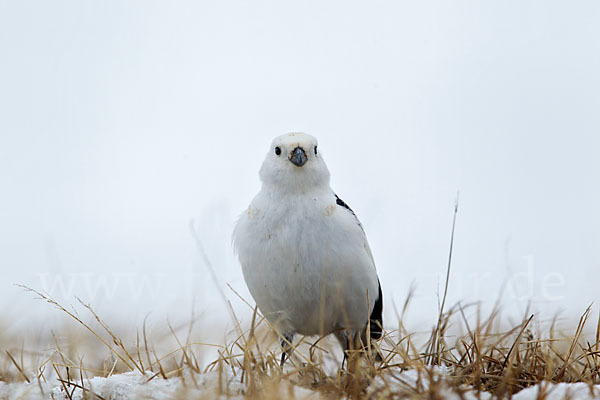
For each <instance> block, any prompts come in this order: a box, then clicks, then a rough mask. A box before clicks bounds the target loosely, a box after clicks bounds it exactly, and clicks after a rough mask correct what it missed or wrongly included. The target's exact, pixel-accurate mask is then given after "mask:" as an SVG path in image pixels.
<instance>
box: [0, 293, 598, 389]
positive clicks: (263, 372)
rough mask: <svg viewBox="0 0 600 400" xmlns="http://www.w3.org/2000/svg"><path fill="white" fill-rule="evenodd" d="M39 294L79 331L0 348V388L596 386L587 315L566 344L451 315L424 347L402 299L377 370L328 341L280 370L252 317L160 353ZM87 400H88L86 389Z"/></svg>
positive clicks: (554, 336) (90, 314) (275, 349)
mask: <svg viewBox="0 0 600 400" xmlns="http://www.w3.org/2000/svg"><path fill="white" fill-rule="evenodd" d="M29 290H30V289H29ZM35 293H36V294H37V295H38V296H40V298H42V299H43V300H44V301H46V302H48V303H49V304H51V305H53V306H54V307H56V308H58V309H59V310H61V311H62V312H63V313H66V314H67V315H68V316H69V317H70V318H71V319H72V320H73V321H75V322H76V323H77V324H78V325H79V329H76V330H75V331H74V332H70V333H69V334H68V336H67V337H66V338H65V337H64V336H60V337H59V336H58V335H55V334H54V333H51V334H50V335H49V337H50V338H51V343H50V345H49V346H48V347H47V348H45V349H44V348H41V349H39V348H38V349H32V348H28V347H26V346H24V345H23V344H19V345H16V346H15V345H14V343H19V342H18V341H17V342H15V341H14V340H15V338H8V339H7V338H5V340H13V341H12V342H11V343H12V344H13V346H8V348H6V349H5V351H4V357H3V360H2V362H1V363H0V380H3V381H5V382H18V381H26V382H32V383H34V384H36V383H37V384H39V385H40V387H41V385H42V383H43V382H46V381H51V380H54V381H55V382H56V380H58V382H61V384H62V385H63V386H64V390H65V392H66V393H67V394H68V393H72V392H73V390H74V389H76V388H82V387H83V388H84V392H86V389H85V380H86V379H89V378H91V377H93V376H104V377H108V376H111V375H114V374H117V373H122V372H128V371H137V372H139V373H140V374H143V375H145V377H146V379H147V380H148V381H151V380H154V379H178V380H180V381H181V382H182V387H196V388H198V389H201V390H206V388H204V387H202V386H201V385H200V386H199V384H198V382H197V378H198V377H199V376H202V374H204V373H206V372H210V371H217V373H218V374H219V375H221V374H223V376H228V377H231V376H233V377H234V380H235V382H237V383H236V384H237V385H238V386H239V387H241V388H242V390H241V392H243V395H244V396H245V397H247V398H268V397H274V398H279V397H281V396H282V394H281V390H282V389H281V388H282V387H285V388H288V389H286V390H293V388H294V387H302V388H306V389H309V390H310V391H312V392H314V393H316V395H319V396H321V397H325V398H372V399H376V398H390V397H392V398H422V397H428V398H436V396H437V397H441V396H442V395H447V394H448V393H455V394H456V395H457V396H458V398H461V396H463V394H464V393H465V391H467V390H473V391H475V392H481V393H484V392H488V393H491V394H493V395H495V396H498V397H510V395H511V394H514V393H516V392H518V391H519V390H521V389H523V388H525V387H528V386H531V385H535V384H538V383H540V382H585V383H588V384H590V385H592V384H599V383H600V371H599V363H600V360H599V358H600V351H599V347H600V342H599V338H600V319H599V320H598V321H597V322H595V323H591V321H590V316H591V310H590V309H587V310H586V311H585V312H584V313H583V315H582V316H581V318H580V321H579V323H578V324H577V326H576V327H573V329H572V332H571V333H570V334H569V335H560V334H558V333H557V331H556V329H555V328H554V324H551V325H550V326H549V327H548V330H547V333H546V334H543V332H536V331H535V330H534V328H533V325H534V321H535V317H534V316H533V315H530V316H529V315H528V316H526V317H525V318H523V320H522V322H521V323H519V324H517V325H515V326H513V327H511V328H509V329H505V330H500V329H499V328H498V326H500V325H501V324H502V322H503V321H501V318H500V316H499V312H498V309H496V310H494V311H493V312H492V313H490V315H488V316H487V317H486V318H481V317H476V318H474V319H476V321H475V322H474V324H473V326H470V324H469V321H468V318H467V317H466V315H465V313H466V310H465V309H464V308H463V307H461V306H458V305H457V306H454V307H452V308H450V309H449V310H448V311H447V312H445V313H443V315H442V317H441V318H440V319H439V321H436V324H435V327H434V329H433V330H432V332H431V334H430V335H429V336H430V338H429V340H426V341H423V340H421V341H420V342H421V344H418V343H419V338H418V336H419V335H416V334H414V333H409V332H407V331H406V329H405V328H404V325H403V321H402V318H403V315H404V313H405V312H406V308H407V307H408V304H409V300H410V299H407V301H406V303H405V306H404V308H403V310H402V312H401V313H400V315H398V321H400V322H399V326H398V328H397V329H396V330H390V331H387V332H386V333H385V336H384V338H383V339H382V340H380V341H378V342H377V343H375V346H376V347H377V348H378V350H379V351H380V352H381V354H382V355H383V361H375V357H373V356H372V355H367V356H366V357H364V356H363V355H355V356H351V357H350V362H349V365H348V367H347V368H344V369H342V368H341V349H340V348H339V347H338V346H337V345H335V344H332V342H330V341H329V339H328V338H326V339H323V338H317V339H314V338H303V339H301V340H300V342H299V343H297V344H296V346H295V347H296V349H295V351H294V355H293V357H292V358H291V359H290V360H289V361H288V363H287V365H286V367H285V368H284V369H281V368H280V367H279V362H278V360H279V355H280V350H279V345H278V343H277V339H276V336H275V335H274V333H273V332H272V330H271V329H270V327H269V326H268V324H267V323H266V321H265V320H264V319H263V318H262V317H261V315H260V314H259V313H258V312H257V311H256V310H254V312H253V318H252V323H251V324H250V326H248V327H242V326H241V325H240V324H239V323H238V322H237V321H238V320H237V318H236V317H235V314H234V313H233V310H231V311H232V315H234V318H236V319H235V321H236V327H235V330H234V331H233V332H232V333H231V335H230V336H231V340H229V341H228V342H227V344H225V345H214V344H206V343H201V342H197V341H194V340H192V338H193V337H194V335H195V334H194V330H193V324H192V323H190V325H189V326H187V327H171V326H170V325H169V326H168V328H169V329H168V330H169V332H170V334H169V338H168V339H169V340H166V339H167V338H159V339H160V340H159V342H162V343H157V342H155V341H153V340H156V338H150V337H148V335H147V332H146V330H145V328H144V327H142V328H141V329H140V331H139V332H138V333H137V335H135V337H134V338H127V340H125V339H124V338H121V337H120V336H119V335H117V334H116V333H115V332H114V331H113V330H112V329H111V328H110V327H109V326H108V325H107V324H106V323H105V322H104V321H103V320H102V319H101V318H100V316H98V315H97V314H96V313H95V312H94V310H93V308H92V307H91V306H89V305H87V304H84V303H80V305H79V308H80V309H81V310H82V311H85V312H86V313H87V316H86V317H85V318H83V317H80V316H79V315H78V314H77V313H76V312H75V311H74V310H72V309H68V308H66V307H64V306H62V305H60V304H59V303H57V302H56V301H54V300H53V299H52V298H50V297H49V296H47V295H44V294H42V293H38V292H35ZM471 308H473V307H471ZM475 311H476V310H475ZM592 324H593V325H594V330H592V332H593V331H595V334H592V335H590V336H592V337H591V338H589V339H588V338H586V337H585V335H584V332H590V329H586V327H588V325H592ZM461 325H462V326H464V327H465V328H464V329H463V331H464V332H463V333H462V334H450V332H451V331H452V332H458V331H459V329H460V328H459V326H461ZM85 332H87V334H86V333H85ZM75 338H77V340H75ZM81 338H85V339H84V340H82V339H81ZM309 339H310V340H309ZM166 342H168V343H170V344H171V345H172V347H171V350H168V349H166V347H165V343H166ZM423 342H424V343H423ZM207 347H210V348H213V349H215V350H216V353H215V354H217V356H216V357H215V360H214V361H212V362H208V363H206V362H203V361H202V360H200V359H199V354H201V353H202V352H203V351H205V350H206V348H207ZM406 370H412V371H415V372H416V374H417V377H418V379H416V380H415V381H414V382H406V380H403V379H402V378H401V376H400V372H401V371H406ZM213 373H214V372H213ZM230 383H231V380H227V379H219V380H218V384H216V385H215V387H213V388H211V390H212V391H216V392H217V393H224V394H228V395H231V394H239V392H240V391H239V390H238V391H237V392H235V391H233V392H232V389H231V388H230V387H228V385H229V384H230ZM86 393H87V395H89V396H91V397H90V398H94V394H93V392H91V391H90V390H89V389H87V392H86ZM269 393H271V395H269ZM290 393H291V392H290ZM213 394H214V392H213ZM68 397H69V396H67V398H68ZM99 397H100V396H97V398H99Z"/></svg>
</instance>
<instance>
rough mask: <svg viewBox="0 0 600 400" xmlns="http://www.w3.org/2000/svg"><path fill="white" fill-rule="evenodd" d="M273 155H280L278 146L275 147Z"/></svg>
mask: <svg viewBox="0 0 600 400" xmlns="http://www.w3.org/2000/svg"><path fill="white" fill-rule="evenodd" d="M275 154H277V155H280V154H281V149H280V148H279V146H277V147H275Z"/></svg>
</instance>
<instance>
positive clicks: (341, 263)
mask: <svg viewBox="0 0 600 400" xmlns="http://www.w3.org/2000/svg"><path fill="white" fill-rule="evenodd" d="M260 178H261V181H262V188H261V190H260V192H259V193H258V194H257V195H256V197H255V198H254V199H253V200H252V203H251V204H250V206H249V207H248V210H247V211H246V212H245V213H244V214H242V215H241V217H240V219H239V221H238V223H237V225H236V228H235V231H234V237H233V239H234V245H235V249H236V251H237V253H238V257H239V260H240V263H241V265H242V270H243V273H244V278H245V280H246V284H247V285H248V288H249V290H250V293H251V294H252V296H253V297H254V300H255V301H256V304H257V306H258V308H259V309H260V310H261V312H262V313H263V315H264V316H265V317H266V318H267V319H268V320H269V322H270V323H271V324H272V325H273V326H274V327H275V328H276V329H277V330H278V332H279V334H280V335H281V336H282V337H285V338H286V340H287V341H289V342H291V340H292V338H293V335H294V334H295V333H300V334H302V335H324V334H329V333H335V334H336V336H337V337H338V339H340V342H341V343H342V345H343V346H344V347H345V348H348V346H349V338H354V339H355V338H356V337H357V336H360V335H361V334H362V336H363V339H364V334H365V329H366V326H367V323H368V321H369V319H371V337H372V338H379V337H380V336H381V324H382V318H381V317H382V316H381V312H382V295H381V288H380V285H379V280H378V278H377V272H376V270H375V263H374V261H373V256H372V254H371V250H370V248H369V244H368V243H367V238H366V236H365V232H364V230H363V228H362V226H361V224H360V222H359V221H358V219H357V218H356V216H355V215H354V213H353V212H352V210H351V209H350V208H349V207H348V206H347V205H346V203H344V202H343V201H342V200H341V199H339V198H338V197H337V196H336V194H335V193H334V192H333V190H332V189H331V188H330V187H329V171H328V169H327V166H326V165H325V161H324V160H323V156H322V154H321V151H320V149H318V148H317V140H316V139H315V138H314V137H312V136H310V135H307V134H303V133H289V134H286V135H282V136H279V137H277V138H275V139H274V140H273V143H272V144H271V147H270V148H269V151H268V153H267V156H266V158H265V160H264V162H263V164H262V167H261V169H260ZM282 346H284V349H285V348H286V346H285V345H284V341H282ZM284 357H285V351H284V354H283V355H282V364H283V361H284Z"/></svg>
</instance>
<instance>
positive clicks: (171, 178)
mask: <svg viewBox="0 0 600 400" xmlns="http://www.w3.org/2000/svg"><path fill="white" fill-rule="evenodd" d="M598 21H600V3H598V2H596V1H578V2H560V1H521V0H519V1H502V2H501V1H486V2H472V1H450V2H448V1H437V2H436V1H418V2H415V1H412V2H409V1H387V2H386V1H372V2H368V3H367V2H363V3H357V2H348V1H343V2H342V1H340V2H319V1H315V2H256V1H253V2H237V3H234V2H196V1H164V2H156V1H146V0H144V1H102V2H98V1H52V2H48V1H2V2H0V50H1V55H0V57H1V59H0V115H1V117H0V188H1V189H0V190H1V192H0V193H1V196H0V222H1V223H0V265H1V268H2V278H1V280H0V305H1V307H0V309H1V310H2V315H1V317H2V318H5V319H6V320H7V321H11V325H10V326H12V327H13V328H14V327H15V326H21V325H22V324H19V322H20V323H25V324H33V325H36V324H38V321H39V318H40V317H41V316H44V317H48V316H54V315H56V313H55V312H54V311H52V310H51V309H50V308H49V307H48V306H46V305H44V304H42V303H41V302H40V301H36V300H33V299H32V297H33V296H32V295H31V294H28V293H25V292H24V291H23V290H22V289H20V288H17V287H15V286H13V284H15V283H20V284H26V285H29V286H31V287H33V288H35V289H39V290H47V291H48V292H49V293H50V294H51V295H53V296H54V297H55V298H56V299H57V300H60V301H61V302H64V303H65V304H67V305H68V304H74V303H75V299H74V296H75V295H77V296H80V297H81V298H82V300H84V301H86V302H90V303H92V305H93V306H94V307H95V308H97V309H98V310H99V311H100V312H101V313H102V314H103V315H104V317H105V318H107V319H108V320H109V321H118V320H125V321H127V322H128V323H136V324H139V322H140V321H141V319H142V318H143V317H144V316H146V315H147V314H148V313H151V315H152V316H153V317H154V318H155V319H158V320H160V319H163V320H166V318H167V317H169V318H186V317H188V316H189V314H190V312H191V310H192V307H195V312H196V313H197V314H200V315H202V316H203V318H205V319H206V320H208V321H211V320H219V319H220V320H223V319H227V314H226V313H225V312H224V306H223V301H222V299H221V298H220V296H219V291H218V290H217V287H220V288H221V289H222V290H223V292H224V294H225V296H226V297H227V298H230V299H232V300H234V299H235V295H234V294H233V292H232V291H231V290H230V289H229V288H227V287H226V286H225V285H226V283H229V284H231V286H232V287H233V288H235V289H236V290H238V291H239V292H240V293H241V294H242V295H244V296H248V292H247V291H246V289H245V285H244V282H243V279H242V276H241V272H240V268H239V266H238V264H237V262H236V259H235V257H234V255H233V254H232V248H231V243H230V237H231V231H232V228H233V226H234V223H235V219H236V218H237V215H238V214H239V213H241V212H242V210H243V209H244V208H245V207H246V206H247V204H248V203H249V202H250V200H251V199H252V196H253V195H254V194H255V193H256V192H257V191H258V190H259V187H260V183H259V180H258V173H257V172H258V168H259V167H260V164H261V162H262V159H263V158H264V156H265V154H266V152H267V151H268V150H269V144H270V141H271V140H272V138H273V137H274V136H277V135H279V134H282V133H285V132H289V131H305V132H307V133H310V134H312V135H314V136H316V137H317V138H318V139H319V141H320V143H319V149H320V150H321V153H322V154H323V155H324V157H325V159H326V160H327V163H328V166H329V169H330V171H331V173H332V186H333V188H334V189H335V190H336V192H337V193H338V194H339V195H340V197H341V198H342V199H344V200H345V201H346V202H347V203H348V204H349V205H350V206H351V207H352V208H353V209H354V211H355V212H356V213H357V215H358V216H359V218H360V219H361V220H362V222H363V225H364V227H365V229H366V231H367V234H368V237H369V240H370V243H371V247H372V249H373V252H374V255H375V259H376V262H377V266H378V271H379V274H380V278H381V282H382V285H383V289H384V299H385V311H386V321H388V323H387V324H388V326H389V327H392V328H393V327H394V323H393V320H394V304H396V305H397V306H398V307H401V305H402V302H403V301H404V298H405V297H406V295H407V293H408V289H409V287H410V286H411V284H413V285H415V287H416V292H415V297H414V300H415V301H414V303H413V305H412V308H411V310H412V312H411V313H410V314H409V318H408V321H407V323H408V325H409V326H417V325H418V324H420V323H425V324H433V322H434V319H435V314H436V312H437V301H438V300H437V299H438V287H439V288H440V290H441V287H442V285H443V278H442V277H441V276H443V274H444V272H445V266H446V262H447V256H448V244H449V237H450V228H451V222H452V211H453V205H454V201H455V197H456V193H457V191H460V210H459V215H458V222H457V229H456V245H455V258H454V263H453V274H452V277H451V284H450V303H449V304H453V303H455V302H457V301H463V302H472V301H482V302H483V304H484V305H491V304H492V303H493V302H494V300H495V299H496V297H497V296H498V295H500V296H502V298H503V300H504V303H505V304H506V307H507V310H508V311H507V313H508V314H509V315H513V316H516V317H520V315H521V313H522V312H523V311H524V309H525V307H526V306H527V304H528V303H529V302H532V304H533V308H534V309H535V310H539V311H541V313H542V314H541V315H543V316H545V317H548V318H549V317H552V316H553V315H554V314H555V313H556V312H558V311H560V310H563V313H562V314H561V315H562V316H563V317H566V318H571V319H574V318H577V317H578V315H579V314H580V313H581V312H582V311H583V310H584V309H585V307H586V306H587V305H589V304H590V303H591V302H592V301H595V300H597V299H598V286H599V285H598V284H599V283H600V280H599V278H598V272H599V270H600V254H599V248H600V230H599V227H600V212H599V205H600V190H599V186H598V172H599V171H600V161H599V159H598V154H599V151H600V73H599V72H598V71H600V24H599V23H598ZM191 220H194V221H195V226H196V230H197V231H198V237H199V239H200V242H201V243H202V246H203V247H204V249H205V251H206V255H207V257H208V258H209V259H210V261H211V263H212V264H213V268H214V270H215V273H216V277H217V281H216V282H215V281H214V280H212V279H211V278H210V273H209V271H208V269H207V266H206V264H205V263H204V262H203V259H202V257H200V256H199V254H198V251H197V247H196V245H195V244H194V240H193V237H192V235H191V233H190V229H189V224H190V221H191ZM61 285H62V286H61ZM503 287H504V291H502V288H503ZM233 304H234V308H235V309H236V311H238V312H239V314H240V315H242V316H243V315H247V309H246V307H245V306H243V304H242V303H241V302H238V301H235V300H234V301H233ZM15 329H16V328H15Z"/></svg>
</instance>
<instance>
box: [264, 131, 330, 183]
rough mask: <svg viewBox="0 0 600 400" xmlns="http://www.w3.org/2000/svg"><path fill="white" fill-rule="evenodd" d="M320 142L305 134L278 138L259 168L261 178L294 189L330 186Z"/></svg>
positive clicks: (293, 134)
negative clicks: (319, 146) (318, 146)
mask: <svg viewBox="0 0 600 400" xmlns="http://www.w3.org/2000/svg"><path fill="white" fill-rule="evenodd" d="M317 145H318V143H317V139H316V138H314V137H313V136H310V135H307V134H306V133H296V132H294V133H287V134H285V135H281V136H278V137H276V138H275V139H273V142H272V143H271V147H270V148H269V151H268V153H267V156H266V158H265V161H264V162H263V164H262V167H261V168H260V179H261V180H262V181H263V183H264V184H266V185H275V186H274V187H275V188H281V189H282V190H286V191H291V192H297V191H300V192H304V191H308V190H311V189H314V188H319V187H328V186H329V170H328V169H327V165H325V161H324V160H323V156H322V154H321V152H320V150H319V149H318V148H317Z"/></svg>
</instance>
